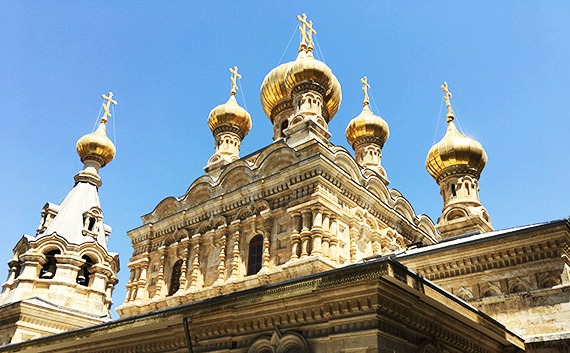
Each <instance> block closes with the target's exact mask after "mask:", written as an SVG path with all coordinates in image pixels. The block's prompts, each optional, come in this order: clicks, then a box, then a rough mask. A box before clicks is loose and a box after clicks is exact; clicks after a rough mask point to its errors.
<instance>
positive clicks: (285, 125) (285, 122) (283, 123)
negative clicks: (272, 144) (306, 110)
mask: <svg viewBox="0 0 570 353" xmlns="http://www.w3.org/2000/svg"><path fill="white" fill-rule="evenodd" d="M288 127H289V120H284V121H283V122H282V123H281V137H284V136H285V133H284V132H283V131H285V129H286V128H288Z"/></svg>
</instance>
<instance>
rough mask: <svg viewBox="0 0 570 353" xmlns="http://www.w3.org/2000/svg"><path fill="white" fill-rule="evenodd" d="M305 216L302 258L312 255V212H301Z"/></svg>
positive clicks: (302, 234)
mask: <svg viewBox="0 0 570 353" xmlns="http://www.w3.org/2000/svg"><path fill="white" fill-rule="evenodd" d="M301 213H302V215H303V228H302V229H301V234H300V236H301V258H304V257H307V256H309V253H310V248H309V247H310V244H309V241H310V240H311V232H310V229H311V216H312V215H311V211H310V210H303V211H301Z"/></svg>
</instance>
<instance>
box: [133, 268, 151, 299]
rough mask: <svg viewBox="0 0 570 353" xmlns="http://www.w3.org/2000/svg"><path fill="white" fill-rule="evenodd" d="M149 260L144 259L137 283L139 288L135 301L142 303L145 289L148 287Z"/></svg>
mask: <svg viewBox="0 0 570 353" xmlns="http://www.w3.org/2000/svg"><path fill="white" fill-rule="evenodd" d="M148 265H149V260H148V259H143V261H142V262H141V265H140V272H139V277H138V280H137V283H136V286H137V293H136V297H135V301H138V302H141V301H142V300H143V296H144V294H145V287H146V272H147V269H148Z"/></svg>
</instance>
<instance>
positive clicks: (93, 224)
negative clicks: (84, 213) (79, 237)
mask: <svg viewBox="0 0 570 353" xmlns="http://www.w3.org/2000/svg"><path fill="white" fill-rule="evenodd" d="M94 226H95V218H93V217H89V227H88V229H89V231H90V232H91V231H93V227H94Z"/></svg>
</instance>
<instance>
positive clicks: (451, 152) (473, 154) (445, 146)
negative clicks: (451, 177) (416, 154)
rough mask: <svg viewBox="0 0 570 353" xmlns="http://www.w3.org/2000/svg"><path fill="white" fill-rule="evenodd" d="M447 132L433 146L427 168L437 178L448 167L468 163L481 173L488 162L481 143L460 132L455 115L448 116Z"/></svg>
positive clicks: (429, 153)
mask: <svg viewBox="0 0 570 353" xmlns="http://www.w3.org/2000/svg"><path fill="white" fill-rule="evenodd" d="M447 120H448V126H447V132H446V133H445V136H444V137H443V139H441V141H439V142H438V143H436V144H435V145H433V146H432V147H431V149H430V150H429V152H428V155H427V159H426V169H427V171H428V172H429V173H430V174H431V176H432V177H433V178H434V179H436V180H437V178H438V177H439V176H440V175H441V173H442V172H443V171H444V170H445V169H446V168H448V167H451V166H459V165H467V166H470V167H473V168H475V169H476V170H477V171H478V172H479V173H481V171H482V170H483V168H485V164H487V153H485V150H484V149H483V146H481V144H480V143H479V142H477V141H475V140H473V139H470V138H468V137H466V136H463V135H462V134H460V133H459V132H458V131H457V129H456V128H455V124H454V123H453V116H449V115H448V117H447Z"/></svg>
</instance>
